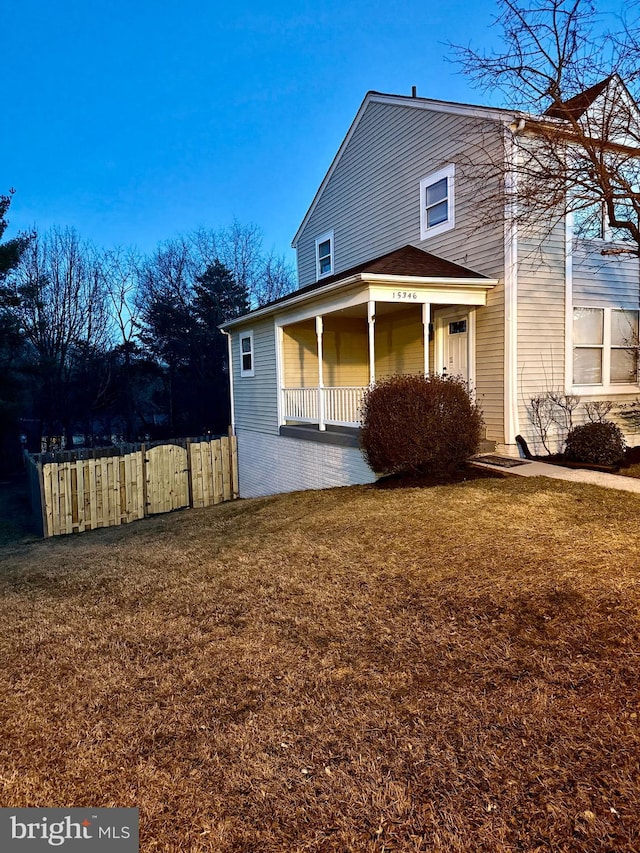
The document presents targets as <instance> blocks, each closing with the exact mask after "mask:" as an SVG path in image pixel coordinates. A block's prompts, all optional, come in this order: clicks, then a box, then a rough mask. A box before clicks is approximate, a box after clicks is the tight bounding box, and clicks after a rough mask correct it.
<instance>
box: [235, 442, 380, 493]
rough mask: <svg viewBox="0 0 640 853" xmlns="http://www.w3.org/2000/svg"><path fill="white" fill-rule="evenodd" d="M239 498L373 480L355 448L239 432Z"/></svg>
mask: <svg viewBox="0 0 640 853" xmlns="http://www.w3.org/2000/svg"><path fill="white" fill-rule="evenodd" d="M238 466H239V477H240V497H243V498H255V497H260V496H262V495H275V494H279V493H280V492H296V491H300V490H303V489H328V488H332V487H334V486H354V485H357V484H359V483H371V482H374V481H375V476H374V474H373V473H372V472H371V470H370V469H369V467H368V466H367V464H366V463H365V461H364V459H363V457H362V453H361V451H360V450H359V449H358V448H357V447H337V446H334V445H331V444H321V443H319V442H315V441H300V440H298V439H295V438H287V437H284V436H274V435H266V434H264V433H258V432H251V431H249V430H238Z"/></svg>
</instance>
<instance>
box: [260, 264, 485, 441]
mask: <svg viewBox="0 0 640 853" xmlns="http://www.w3.org/2000/svg"><path fill="white" fill-rule="evenodd" d="M493 284H494V282H489V281H488V280H487V279H482V278H481V277H480V280H478V279H475V280H470V281H467V282H465V286H462V285H461V283H460V282H459V281H458V282H457V283H456V284H454V283H453V282H451V283H449V282H447V283H445V282H443V281H441V280H440V281H436V280H434V281H431V282H427V281H424V280H423V281H420V282H416V281H415V279H414V280H410V279H409V278H403V280H402V281H400V282H393V283H388V282H385V283H379V284H378V283H376V284H373V283H371V282H369V283H368V287H366V288H365V289H364V290H362V291H360V293H359V294H357V295H354V296H353V297H352V300H351V304H346V305H336V304H332V303H331V302H327V303H325V304H318V305H316V306H315V310H313V312H307V316H300V313H299V312H298V314H297V316H292V317H288V318H286V317H283V318H278V319H277V320H276V324H277V332H278V335H277V340H278V345H277V347H278V374H279V421H280V425H281V427H285V428H286V427H290V426H295V425H298V426H308V427H311V426H313V427H314V428H315V429H316V430H319V431H320V432H323V431H325V430H326V429H327V427H329V428H330V429H332V428H334V429H335V428H339V429H343V428H348V429H354V428H357V427H359V426H360V422H361V407H362V402H363V398H364V395H365V392H366V390H367V389H368V388H369V387H370V386H371V385H372V384H373V383H374V382H376V381H377V380H379V379H382V378H385V377H388V376H393V375H394V374H398V373H410V374H411V373H412V374H428V373H430V372H439V373H444V374H448V375H452V376H461V377H462V378H463V379H464V380H465V381H466V382H468V383H469V386H470V387H474V386H475V353H476V310H477V308H478V307H479V306H481V305H484V304H485V303H486V294H487V290H488V288H489V287H491V286H492V285H493ZM305 432H306V431H305Z"/></svg>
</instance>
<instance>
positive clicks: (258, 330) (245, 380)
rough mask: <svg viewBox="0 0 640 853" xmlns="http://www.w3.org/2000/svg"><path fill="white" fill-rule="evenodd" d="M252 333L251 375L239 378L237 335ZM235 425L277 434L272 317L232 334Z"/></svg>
mask: <svg viewBox="0 0 640 853" xmlns="http://www.w3.org/2000/svg"><path fill="white" fill-rule="evenodd" d="M248 330H252V331H253V346H254V372H255V375H254V376H241V375H240V335H241V334H242V333H243V332H245V331H248ZM232 335H233V337H232V347H233V384H234V390H235V393H234V405H235V418H236V426H237V427H238V428H241V429H242V428H244V429H253V430H256V431H258V432H267V433H277V432H278V386H277V379H276V342H275V329H274V323H273V318H269V319H267V320H261V321H257V322H255V323H248V324H247V325H246V326H243V327H242V329H241V330H238V329H234V330H233V333H232Z"/></svg>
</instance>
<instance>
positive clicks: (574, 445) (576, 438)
mask: <svg viewBox="0 0 640 853" xmlns="http://www.w3.org/2000/svg"><path fill="white" fill-rule="evenodd" d="M624 448H625V441H624V436H623V435H622V431H621V430H620V427H618V426H616V424H612V423H611V422H610V421H609V422H607V421H604V422H599V421H596V422H595V423H588V424H583V425H582V426H578V427H575V428H574V429H572V430H571V432H570V433H569V435H568V436H567V446H566V448H565V456H566V457H567V459H572V460H574V461H575V462H589V463H591V464H593V465H617V464H618V463H619V462H620V461H621V460H622V457H623V455H624Z"/></svg>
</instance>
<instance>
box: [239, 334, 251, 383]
mask: <svg viewBox="0 0 640 853" xmlns="http://www.w3.org/2000/svg"><path fill="white" fill-rule="evenodd" d="M253 375H254V369H253V332H241V333H240V376H253Z"/></svg>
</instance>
